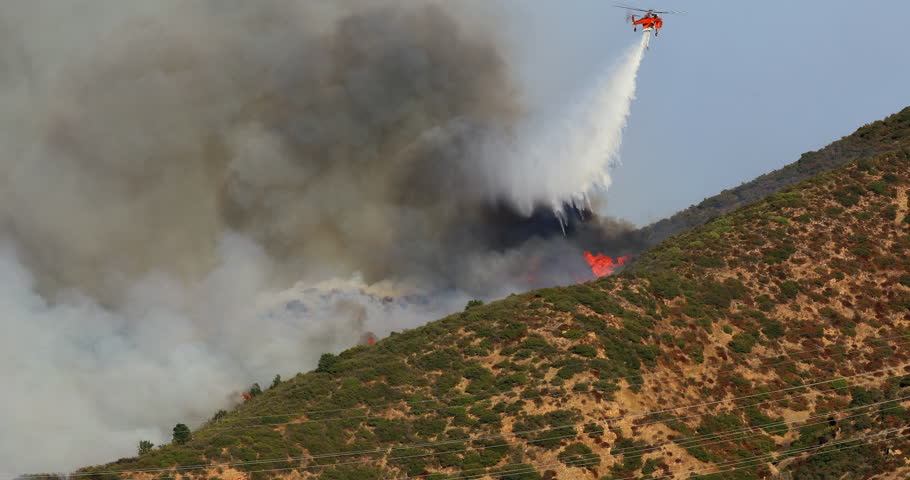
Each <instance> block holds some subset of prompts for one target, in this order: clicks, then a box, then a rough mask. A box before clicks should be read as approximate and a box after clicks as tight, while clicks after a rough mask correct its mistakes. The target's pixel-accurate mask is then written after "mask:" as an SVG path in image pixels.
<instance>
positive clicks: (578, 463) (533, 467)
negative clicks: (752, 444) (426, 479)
mask: <svg viewBox="0 0 910 480" xmlns="http://www.w3.org/2000/svg"><path fill="white" fill-rule="evenodd" d="M904 428H906V427H901V428H897V429H892V430H884V431H881V432H879V433H876V434H871V435H867V436H863V437H857V438H853V439H848V440H842V441H838V442H834V443H828V444H824V445H817V446H814V447H804V448H800V449H794V450H788V451H783V452H776V453H777V454H778V455H779V456H783V455H791V454H794V453H805V452H809V451H813V450H822V449H825V448H829V447H832V446H838V445H842V444H845V443H851V442H855V441H860V440H868V439H870V438H875V437H878V436H881V435H888V434H891V433H896V432H898V431H901V430H903V429H904ZM906 437H910V434H905V435H900V436H898V437H895V438H890V439H883V440H878V441H875V442H871V443H869V444H864V445H870V444H875V443H881V442H886V441H894V440H898V439H901V438H906ZM864 445H853V446H848V447H843V448H836V449H834V450H833V451H835V452H838V451H842V450H848V449H850V448H858V447H861V446H864ZM767 456H768V455H767V454H762V455H755V456H753V457H749V458H746V459H739V460H734V461H727V462H723V463H722V464H719V465H715V466H714V467H713V468H711V469H703V470H697V471H688V472H685V473H684V475H685V474H688V475H691V474H711V473H724V472H729V471H734V470H739V469H743V468H749V467H754V466H759V465H761V464H763V463H766V461H765V458H766V457H767ZM599 461H600V460H599V459H598V460H596V461H595V459H593V458H592V459H580V460H573V461H569V462H560V463H551V464H542V465H541V464H534V463H530V464H528V463H524V464H517V463H516V464H512V465H515V466H519V465H521V466H523V467H524V468H520V469H518V470H511V471H501V470H500V471H498V472H495V473H497V474H522V473H534V472H536V471H537V470H538V469H542V468H550V467H553V468H555V469H559V470H565V469H567V468H576V467H583V466H588V465H591V464H595V463H599ZM756 461H757V463H755V462H756ZM745 463H753V464H752V465H745ZM570 464H571V465H570ZM738 464H741V465H739V466H737V465H738ZM506 466H508V465H506ZM718 466H722V467H724V468H725V469H724V470H720V471H716V472H712V471H710V470H713V469H714V468H717V467H718ZM731 466H734V467H735V468H732V469H729V468H728V467H731ZM491 468H495V467H491ZM499 468H500V469H501V468H503V467H499ZM489 474H490V473H489V472H484V473H474V474H469V475H459V476H457V477H449V480H463V479H470V478H479V477H482V476H486V475H489ZM673 476H675V474H668V475H662V476H659V477H652V478H653V480H658V479H661V478H671V477H673ZM409 478H415V477H409ZM635 478H640V477H639V476H638V475H635V476H630V477H623V478H619V479H615V480H631V479H635Z"/></svg>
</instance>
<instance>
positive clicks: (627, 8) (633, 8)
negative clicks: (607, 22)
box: [615, 3, 651, 12]
mask: <svg viewBox="0 0 910 480" xmlns="http://www.w3.org/2000/svg"><path fill="white" fill-rule="evenodd" d="M615 6H616V8H625V9H626V10H635V11H638V12H650V11H651V10H643V9H641V8H635V7H629V6H626V5H621V4H618V3H617V4H616V5H615Z"/></svg>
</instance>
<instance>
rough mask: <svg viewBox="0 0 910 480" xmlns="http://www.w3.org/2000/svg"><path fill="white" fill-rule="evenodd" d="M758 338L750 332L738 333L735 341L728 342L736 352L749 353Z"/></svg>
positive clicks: (734, 337) (734, 338)
mask: <svg viewBox="0 0 910 480" xmlns="http://www.w3.org/2000/svg"><path fill="white" fill-rule="evenodd" d="M756 343H758V340H757V339H756V338H755V337H753V336H752V335H750V334H748V333H738V334H736V335H734V336H733V341H731V342H730V343H728V344H727V346H728V347H730V350H733V351H734V352H736V353H749V352H751V351H752V347H754V346H755V344H756Z"/></svg>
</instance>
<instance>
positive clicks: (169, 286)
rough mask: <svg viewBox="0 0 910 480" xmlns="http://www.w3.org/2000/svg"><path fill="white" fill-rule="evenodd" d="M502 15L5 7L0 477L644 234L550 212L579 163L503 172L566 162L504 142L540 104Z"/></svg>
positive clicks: (381, 5)
mask: <svg viewBox="0 0 910 480" xmlns="http://www.w3.org/2000/svg"><path fill="white" fill-rule="evenodd" d="M497 15H498V14H497V13H496V12H495V9H491V8H489V7H487V6H484V4H483V2H465V3H461V2H449V3H443V2H433V1H429V0H427V1H424V0H419V1H418V0H413V1H410V0H409V1H403V0H402V1H393V0H388V1H378V0H374V1H366V0H364V1H347V2H339V3H337V4H336V3H335V2H331V3H328V2H284V1H277V0H276V1H260V2H238V1H217V2H205V1H202V2H192V3H186V2H154V3H152V2H109V1H104V0H79V1H74V2H70V3H67V4H59V3H57V2H50V1H48V2H43V1H39V2H9V3H7V4H6V5H5V7H4V10H3V12H2V13H0V141H2V144H3V145H4V153H3V155H2V157H0V265H2V266H3V268H2V269H0V318H2V320H0V321H2V326H3V328H4V331H5V332H9V334H5V335H4V336H3V337H4V338H3V340H0V351H2V352H3V353H2V357H0V360H3V361H2V362H0V369H2V370H0V371H2V372H3V374H4V378H10V379H11V380H10V384H9V385H8V386H9V387H10V388H11V390H12V391H14V392H15V394H14V395H12V396H10V397H8V398H11V400H10V404H9V406H8V407H7V408H5V409H4V411H3V412H2V413H0V428H2V429H3V430H4V431H5V432H7V434H4V435H3V437H2V439H0V465H4V467H6V468H4V470H8V471H9V473H20V472H24V471H52V470H66V469H70V468H74V467H77V466H80V465H83V464H88V463H97V462H101V461H105V460H109V459H113V458H116V457H117V456H127V455H132V454H133V453H134V448H135V444H136V443H137V442H138V441H139V440H141V439H150V440H153V441H154V442H155V443H161V442H166V441H167V440H168V435H167V433H168V432H169V430H170V428H172V427H173V424H174V423H177V422H186V423H190V424H192V425H196V424H198V423H200V422H201V421H202V420H204V419H205V418H207V417H208V416H210V415H211V412H213V411H215V410H217V409H218V408H227V407H230V406H231V405H233V404H234V403H236V401H237V399H238V398H239V393H240V392H241V391H242V389H243V388H244V387H245V385H249V383H251V382H252V381H254V380H255V381H260V382H263V381H265V382H267V381H268V380H269V379H271V377H272V376H274V374H275V373H281V374H282V375H284V376H288V375H292V374H293V373H295V372H297V371H306V370H308V369H310V368H312V366H313V365H314V364H315V361H316V359H318V357H319V355H320V354H322V353H325V352H326V351H339V350H341V349H343V348H345V347H348V346H351V345H353V344H355V343H356V342H357V341H358V340H359V338H360V337H361V335H362V334H363V333H364V332H365V331H367V330H369V331H373V332H376V333H377V334H379V335H380V336H382V335H386V334H388V333H389V332H391V331H393V330H396V329H401V328H410V327H413V326H416V325H419V324H421V323H425V322H427V321H429V320H432V319H434V318H438V317H439V316H441V315H443V314H446V313H450V312H451V311H454V310H456V309H458V308H461V307H463V305H464V302H465V301H466V300H468V299H470V298H484V299H489V298H495V297H496V296H499V295H505V294H508V293H510V292H513V291H518V290H520V289H522V288H527V287H528V286H536V285H552V284H558V283H571V282H573V281H576V280H578V279H579V278H582V277H583V276H584V275H586V274H589V270H587V266H586V265H585V264H584V262H583V260H582V257H581V255H580V252H581V251H582V250H583V249H592V250H603V249H607V250H609V251H608V253H610V254H614V255H620V254H625V253H629V252H631V251H634V250H635V249H636V248H638V247H639V245H638V243H637V242H636V241H635V240H634V238H633V237H630V236H628V235H627V233H628V232H627V231H628V230H629V225H628V224H626V223H624V222H621V221H616V220H611V219H602V218H595V217H593V216H592V215H591V214H590V213H589V211H588V210H589V209H588V208H587V207H586V206H584V205H581V206H578V207H572V206H562V205H560V206H558V208H554V204H553V202H554V198H557V199H558V198H559V197H560V196H559V195H555V196H554V192H570V193H571V194H572V195H571V197H572V198H578V196H577V194H584V193H586V192H585V191H583V190H584V188H587V186H589V184H590V182H589V181H588V180H587V179H585V180H584V183H583V185H582V187H584V188H582V189H581V190H582V191H575V190H578V189H573V185H572V184H571V183H565V182H564V183H563V184H562V185H560V187H559V188H557V189H554V188H552V185H545V183H546V182H542V181H534V182H529V183H527V184H526V185H525V184H524V183H522V182H520V181H516V179H521V178H526V177H528V176H529V175H532V174H539V175H544V176H546V175H550V177H549V178H553V179H554V181H557V182H558V181H559V178H558V177H559V175H558V171H559V170H563V171H569V170H572V165H571V162H563V163H562V164H554V165H552V166H550V167H549V168H550V170H546V171H539V170H537V169H536V167H535V168H531V166H529V165H527V164H522V162H521V161H520V159H516V158H514V156H512V157H510V158H504V157H502V156H501V155H502V154H503V152H504V150H503V149H502V148H500V147H501V145H502V144H503V142H504V139H514V138H519V137H520V136H521V130H522V125H523V124H524V123H525V122H526V120H527V119H528V116H529V115H531V112H532V111H533V110H534V106H532V105H526V104H525V103H524V102H523V100H522V99H523V95H522V84H521V82H520V79H518V78H516V77H515V74H514V68H512V65H510V63H509V59H508V57H507V55H506V53H505V52H506V50H505V49H504V47H503V44H502V39H500V38H498V37H497V35H496V29H495V25H496V21H499V20H504V19H503V18H499V17H497ZM64 18H65V19H66V21H62V20H61V19H64ZM595 167H596V165H595ZM535 172H536V173H535ZM576 176H578V175H577V174H576ZM566 178H570V179H571V178H574V177H566ZM504 185H507V186H508V188H503V186H504ZM557 212H559V213H557ZM623 232H626V236H623ZM630 239H631V240H630ZM390 298H391V299H394V300H393V301H389V299H390ZM412 299H420V301H411V300H412ZM175 392H178V393H177V394H178V396H179V397H180V400H179V401H176V400H175V397H174V395H175ZM61 399H66V400H65V401H62V402H61ZM194 422H195V423H194ZM74 432H79V434H78V435H76V434H74ZM80 438H81V439H85V438H90V439H92V440H91V441H84V440H80ZM5 473H7V472H6V471H4V472H0V474H5Z"/></svg>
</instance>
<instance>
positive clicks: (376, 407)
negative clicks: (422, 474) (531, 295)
mask: <svg viewBox="0 0 910 480" xmlns="http://www.w3.org/2000/svg"><path fill="white" fill-rule="evenodd" d="M907 338H908V337H907V335H896V336H892V337H882V338H874V339H866V341H867V342H868V341H888V340H894V339H907ZM907 343H910V340H908V341H906V342H898V343H897V344H895V345H880V346H872V345H860V346H856V347H851V348H847V349H846V351H845V352H839V353H832V354H829V355H825V356H826V357H837V356H842V355H846V354H847V352H848V351H851V350H859V349H860V348H862V347H871V348H872V351H876V350H881V349H884V348H893V347H896V346H900V345H904V344H907ZM837 346H840V345H838V344H835V345H828V346H825V347H819V348H814V349H808V350H802V351H795V352H789V353H783V354H780V355H773V356H770V357H753V359H758V360H759V361H762V360H768V359H773V358H780V357H789V356H794V355H802V354H808V353H814V352H819V351H823V350H827V349H830V348H835V347H837ZM844 348H846V347H844ZM808 360H809V359H800V360H787V361H784V362H778V363H773V364H769V365H759V366H758V368H772V367H777V366H780V365H788V364H791V363H800V362H804V361H808ZM740 366H748V365H747V364H746V363H745V362H737V363H733V362H727V363H725V364H722V365H721V367H720V368H728V369H730V370H733V369H735V368H736V367H740ZM685 371H686V369H682V368H679V369H672V370H664V371H660V372H646V373H641V374H634V375H625V376H619V377H606V378H601V380H613V381H615V380H629V379H636V378H642V377H654V376H657V377H659V376H663V375H668V374H671V373H683V372H685ZM719 371H724V370H720V369H718V372H719ZM511 393H516V392H515V390H501V391H495V392H488V393H480V394H474V395H458V396H439V397H431V398H429V399H425V400H417V401H407V400H402V401H400V402H395V403H388V404H382V405H372V406H369V405H368V406H364V407H350V408H336V409H327V410H309V411H300V412H291V413H275V414H270V415H258V416H247V417H232V418H230V419H229V420H231V421H237V420H259V419H263V418H273V417H291V416H298V417H299V416H304V415H306V416H311V415H314V414H320V413H335V412H344V411H353V410H379V409H385V408H389V407H394V406H397V405H408V406H410V405H414V404H418V403H431V402H436V401H441V400H450V401H451V400H463V399H469V398H482V397H496V396H500V395H508V394H511ZM540 396H541V397H547V396H554V395H540ZM529 398H536V397H529ZM443 408H448V407H443ZM362 417H363V418H365V416H362ZM353 418H360V417H356V416H352V417H337V418H328V419H311V420H306V421H305V422H310V421H312V422H319V421H333V420H348V419H353ZM208 421H209V420H203V421H202V422H203V425H204V423H205V422H208ZM295 423H302V422H295ZM275 425H285V424H284V423H278V424H275ZM210 429H213V428H210Z"/></svg>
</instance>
